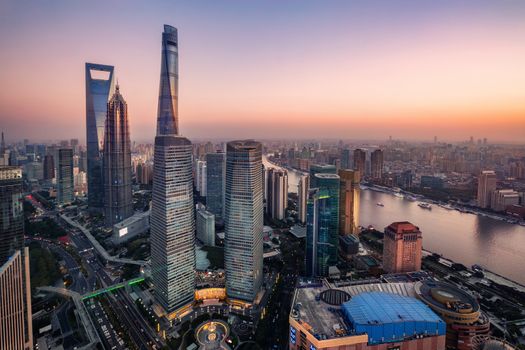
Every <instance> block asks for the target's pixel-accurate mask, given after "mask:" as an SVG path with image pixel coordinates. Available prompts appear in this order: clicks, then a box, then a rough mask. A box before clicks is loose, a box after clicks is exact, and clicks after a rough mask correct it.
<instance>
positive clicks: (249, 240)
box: [224, 140, 264, 302]
mask: <svg viewBox="0 0 525 350" xmlns="http://www.w3.org/2000/svg"><path fill="white" fill-rule="evenodd" d="M261 168H262V146H261V144H260V143H259V142H255V141H251V140H247V141H232V142H228V145H227V148H226V189H225V215H224V216H225V220H224V223H225V242H224V266H225V270H226V293H227V295H228V297H229V298H233V299H240V300H244V301H248V302H253V301H254V300H255V298H256V296H257V293H258V292H259V290H260V288H261V285H262V281H263V271H262V267H263V266H262V265H263V210H264V209H263V174H262V171H261Z"/></svg>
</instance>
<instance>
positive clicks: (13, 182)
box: [0, 166, 24, 265]
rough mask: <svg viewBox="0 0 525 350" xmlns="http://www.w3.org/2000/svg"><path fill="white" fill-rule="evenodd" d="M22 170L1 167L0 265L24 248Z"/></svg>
mask: <svg viewBox="0 0 525 350" xmlns="http://www.w3.org/2000/svg"><path fill="white" fill-rule="evenodd" d="M22 201H23V199H22V169H20V168H17V167H12V166H2V167H0V265H3V264H4V263H5V262H6V261H7V260H8V259H9V257H11V256H12V255H13V254H14V253H15V252H16V251H17V250H22V249H23V248H24V210H23V206H22Z"/></svg>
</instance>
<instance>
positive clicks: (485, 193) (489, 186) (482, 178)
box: [477, 170, 497, 208]
mask: <svg viewBox="0 0 525 350" xmlns="http://www.w3.org/2000/svg"><path fill="white" fill-rule="evenodd" d="M496 183H497V178H496V173H495V172H494V171H492V170H483V171H482V172H481V173H480V174H479V177H478V196H477V198H478V206H479V207H480V208H490V206H491V198H492V192H494V191H495V190H496Z"/></svg>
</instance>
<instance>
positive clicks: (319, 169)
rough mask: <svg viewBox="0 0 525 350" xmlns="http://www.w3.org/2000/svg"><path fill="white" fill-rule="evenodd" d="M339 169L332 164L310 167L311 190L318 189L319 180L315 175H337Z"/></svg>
mask: <svg viewBox="0 0 525 350" xmlns="http://www.w3.org/2000/svg"><path fill="white" fill-rule="evenodd" d="M336 173H337V168H336V167H335V165H330V164H312V165H311V166H310V188H317V187H318V184H317V178H316V177H315V174H336Z"/></svg>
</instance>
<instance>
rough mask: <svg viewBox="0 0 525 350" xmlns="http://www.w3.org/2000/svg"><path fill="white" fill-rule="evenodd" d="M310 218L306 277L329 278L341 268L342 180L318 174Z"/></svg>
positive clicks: (308, 210)
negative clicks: (340, 209) (339, 259)
mask: <svg viewBox="0 0 525 350" xmlns="http://www.w3.org/2000/svg"><path fill="white" fill-rule="evenodd" d="M314 177H316V183H317V188H314V189H311V190H310V192H309V198H308V204H307V218H306V274H307V276H327V275H328V268H329V267H330V266H335V265H336V264H337V252H338V247H339V176H338V175H336V174H316V175H314Z"/></svg>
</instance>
